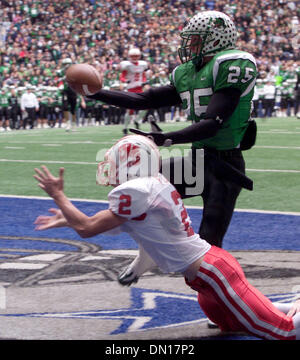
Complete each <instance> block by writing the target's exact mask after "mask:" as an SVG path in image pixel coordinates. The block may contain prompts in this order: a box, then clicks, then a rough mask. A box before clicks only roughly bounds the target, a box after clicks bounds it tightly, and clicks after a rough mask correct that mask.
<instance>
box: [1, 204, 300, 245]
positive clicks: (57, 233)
mask: <svg viewBox="0 0 300 360" xmlns="http://www.w3.org/2000/svg"><path fill="white" fill-rule="evenodd" d="M73 203H74V204H75V205H76V206H77V207H78V208H79V209H80V210H82V211H83V212H85V213H86V214H88V215H93V214H94V213H95V212H97V211H99V210H103V209H106V208H107V203H95V202H88V201H73ZM51 207H56V205H55V204H54V202H53V201H52V200H41V199H26V198H17V197H15V198H6V197H2V198H0V213H1V230H0V236H1V239H0V251H1V250H3V248H10V249H11V248H15V249H20V248H22V249H24V248H31V247H32V246H35V247H39V248H41V250H42V249H43V250H52V251H55V250H57V251H75V250H76V248H75V247H72V246H70V245H67V244H63V243H59V242H56V243H51V242H47V241H45V242H43V241H38V242H37V241H36V240H35V241H34V242H33V241H30V240H27V239H28V238H30V237H32V238H45V240H46V239H47V238H48V239H49V238H57V239H71V240H80V241H86V242H90V243H94V244H97V245H99V246H101V247H102V248H103V249H137V245H136V243H135V242H134V241H133V240H132V239H131V238H130V237H129V236H128V235H127V234H125V233H123V234H121V235H118V236H109V235H98V236H95V237H93V238H91V239H84V240H83V239H81V238H80V236H79V235H77V234H76V233H75V232H74V231H73V230H71V229H65V228H60V229H53V230H47V231H35V230H34V224H33V223H34V220H35V219H36V217H37V216H38V215H41V214H43V215H46V214H49V213H48V209H49V208H51ZM188 212H189V215H190V218H191V220H192V225H193V227H194V230H195V231H198V227H199V224H200V221H201V216H202V210H201V209H188ZM216 226H217V224H216ZM5 236H8V237H9V236H14V237H20V238H21V239H22V238H25V239H26V240H11V239H9V238H8V239H5ZM299 239H300V216H298V215H283V214H269V213H253V212H239V211H236V212H235V213H234V215H233V218H232V222H231V224H230V227H229V229H228V232H227V234H226V236H225V239H224V243H223V244H224V246H223V247H224V248H225V249H227V250H300V241H299ZM33 243H34V245H33Z"/></svg>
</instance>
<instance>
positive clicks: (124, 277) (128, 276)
mask: <svg viewBox="0 0 300 360" xmlns="http://www.w3.org/2000/svg"><path fill="white" fill-rule="evenodd" d="M138 280H139V278H138V276H136V275H135V274H134V272H133V271H132V270H131V269H128V268H127V269H125V270H124V271H123V272H122V273H121V274H120V275H119V276H118V282H119V284H121V285H122V286H130V285H131V284H133V283H137V282H138Z"/></svg>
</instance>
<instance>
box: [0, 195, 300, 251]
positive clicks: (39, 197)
mask: <svg viewBox="0 0 300 360" xmlns="http://www.w3.org/2000/svg"><path fill="white" fill-rule="evenodd" d="M1 197H3V198H20V199H33V200H48V201H49V200H51V198H49V197H44V196H23V195H6V194H0V198H1ZM70 200H71V201H80V202H91V203H98V204H106V205H107V204H108V201H107V200H94V199H79V198H71V199H70ZM185 207H186V208H187V209H196V210H202V209H203V207H202V206H195V205H185ZM234 210H235V211H237V212H250V213H261V214H279V215H295V216H300V212H296V211H295V212H293V211H277V210H257V209H234ZM101 253H103V251H102V252H101Z"/></svg>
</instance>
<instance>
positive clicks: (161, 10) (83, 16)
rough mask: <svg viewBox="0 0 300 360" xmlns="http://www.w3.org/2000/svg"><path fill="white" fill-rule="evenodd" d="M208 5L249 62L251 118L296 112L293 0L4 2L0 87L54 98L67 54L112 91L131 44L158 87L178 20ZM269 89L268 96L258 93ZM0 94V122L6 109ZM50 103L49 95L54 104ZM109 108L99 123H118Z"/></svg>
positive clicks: (297, 22)
mask: <svg viewBox="0 0 300 360" xmlns="http://www.w3.org/2000/svg"><path fill="white" fill-rule="evenodd" d="M208 9H213V10H218V11H222V12H225V13H227V14H228V15H230V16H231V17H232V18H233V20H234V21H235V23H236V26H237V29H238V34H239V35H238V43H237V45H238V47H239V48H240V49H242V50H245V51H248V52H250V53H251V54H253V55H254V57H255V58H256V60H257V65H258V69H259V78H258V86H257V91H256V95H255V99H254V101H256V107H255V116H260V117H263V116H270V115H272V114H273V116H274V115H278V111H281V113H282V114H283V115H288V116H289V115H296V114H297V113H298V111H299V87H297V86H298V85H297V84H299V66H300V50H299V45H300V35H299V29H300V8H299V6H297V1H289V0H245V1H244V0H242V1H233V0H232V1H231V0H218V1H205V0H76V1H72V0H60V1H56V0H43V1H42V0H4V1H1V5H0V14H1V19H2V23H0V85H1V88H2V89H3V88H4V89H6V92H10V91H11V90H15V91H17V95H18V94H19V96H21V93H22V92H24V91H25V90H24V89H25V88H26V86H31V87H34V88H32V90H33V91H36V92H37V93H42V92H45V91H48V92H49V94H51V93H52V94H54V93H55V94H56V95H55V96H57V92H56V91H55V89H59V88H61V86H62V79H63V78H62V72H61V69H62V63H63V60H64V59H67V58H70V59H71V60H72V62H74V63H82V62H87V63H90V64H92V65H94V66H95V67H96V68H97V69H99V71H101V72H103V73H104V74H105V83H104V86H106V87H108V88H116V89H118V88H120V82H119V78H118V76H119V74H118V72H119V69H118V65H119V63H120V62H121V61H122V60H124V59H126V58H127V53H128V50H129V48H130V47H133V46H134V47H138V48H139V49H140V50H141V52H142V55H143V59H144V60H146V61H148V62H149V71H148V86H155V85H160V84H164V83H166V82H168V75H169V74H170V72H171V71H172V69H173V68H174V67H175V66H176V65H178V64H179V59H178V56H177V48H178V46H179V44H180V37H179V33H180V30H181V29H182V28H183V26H184V23H185V21H186V20H187V19H188V18H190V17H192V16H193V15H194V14H195V13H197V12H198V11H201V10H208ZM297 77H298V78H297ZM297 79H298V80H297ZM297 81H298V82H297ZM271 87H273V88H272V89H275V91H274V92H273V90H271ZM297 89H298V90H297ZM270 91H271V92H273V95H269V94H268V95H266V94H267V92H270ZM2 93H3V91H1V94H0V105H1V107H0V111H1V119H0V126H1V121H2V122H3V121H4V119H3V116H4V112H3V109H2V107H5V106H6V104H5V101H6V100H5V101H4V102H3V101H2V98H3V96H2ZM37 95H38V94H37ZM266 96H267V98H268V97H269V96H271V97H273V100H274V105H273V108H272V109H271V110H270V109H269V105H268V109H267V108H266V103H269V102H266V101H265V99H266ZM55 101H56V102H55ZM55 101H54V100H51V99H50V100H49V102H51V104H53V103H54V102H55V104H56V105H55V106H56V108H58V107H59V105H57V99H56V100H55ZM80 101H81V100H79V105H78V109H80V106H81V105H80V104H81V103H80ZM2 103H3V104H2ZM58 103H59V101H58ZM8 106H10V105H8ZM53 106H54V105H53ZM99 106H100V105H99ZM99 106H98V105H97V106H96V107H99ZM266 109H267V110H266ZM171 110H172V109H166V111H167V112H169V113H170V111H171ZM173 110H174V109H173ZM112 111H113V112H114V109H113V110H112ZM85 112H86V111H85ZM173 112H174V111H173ZM82 113H84V111H83V110H82ZM109 113H110V110H109V111H108V110H106V108H105V107H103V114H105V115H103V116H106V118H105V121H104V123H111V122H113V123H114V122H115V121H122V112H121V115H120V114H119V113H118V115H117V120H113V121H111V120H108V118H107V117H108V114H109ZM279 115H280V113H279ZM84 116H85V115H84ZM101 116H102V115H101ZM93 117H94V118H95V116H93ZM57 118H59V116H57ZM171 118H173V115H172V116H171ZM163 119H164V117H163Z"/></svg>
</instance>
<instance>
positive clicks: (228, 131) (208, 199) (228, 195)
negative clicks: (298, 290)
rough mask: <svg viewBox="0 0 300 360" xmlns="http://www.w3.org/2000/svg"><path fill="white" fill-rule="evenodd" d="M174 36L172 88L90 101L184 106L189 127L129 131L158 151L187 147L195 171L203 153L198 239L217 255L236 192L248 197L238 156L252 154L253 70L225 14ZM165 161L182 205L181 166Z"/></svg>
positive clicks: (197, 21) (108, 94)
mask: <svg viewBox="0 0 300 360" xmlns="http://www.w3.org/2000/svg"><path fill="white" fill-rule="evenodd" d="M180 35H181V38H182V44H181V47H180V48H179V56H180V59H181V62H182V64H181V65H179V66H178V67H176V68H175V69H174V71H173V73H172V76H171V84H169V85H164V86H160V87H155V88H151V89H149V90H147V91H144V92H143V93H139V94H128V93H125V92H121V91H118V92H114V91H106V90H100V91H99V92H98V93H97V94H95V95H93V96H92V98H94V99H98V100H101V101H103V102H106V103H108V104H111V105H115V106H122V107H125V108H130V109H137V110H139V109H148V108H154V109H155V108H156V109H158V108H160V107H163V106H176V105H179V104H180V105H181V106H182V108H183V109H184V110H185V112H186V114H187V118H188V119H189V120H192V122H193V124H192V125H190V126H187V127H186V128H184V129H182V130H178V131H174V132H168V133H163V132H162V131H160V129H159V128H158V127H156V131H152V132H150V133H145V132H142V131H139V130H137V129H131V131H132V132H135V133H137V134H141V135H145V136H151V137H152V138H153V140H154V142H155V143H156V144H157V145H159V146H162V145H170V144H183V143H192V155H194V156H192V163H193V165H194V166H195V162H196V160H195V157H196V155H195V154H196V153H197V149H204V164H205V165H204V189H203V192H202V193H201V196H202V198H203V217H202V222H201V225H200V229H199V234H200V236H201V237H202V238H203V239H205V240H207V241H208V242H209V243H211V244H213V245H217V246H219V247H222V241H223V237H224V235H225V233H226V230H227V228H228V225H229V223H230V220H231V217H232V214H233V211H234V207H235V203H236V199H237V197H238V195H239V193H240V191H241V189H242V188H243V187H244V188H247V189H249V190H252V181H251V180H250V179H249V178H247V177H246V176H245V163H244V159H243V155H242V150H246V149H249V148H251V146H253V144H254V142H255V138H256V124H255V122H254V121H251V116H250V115H251V100H252V96H253V91H254V85H255V81H256V76H257V67H256V62H255V59H254V57H253V56H252V55H251V54H249V53H248V52H245V51H241V50H238V49H236V39H237V31H236V28H235V25H234V23H233V21H232V20H231V19H230V18H229V17H228V16H227V15H226V14H224V13H221V12H218V11H203V12H200V13H198V14H197V15H195V16H194V17H193V18H191V19H190V20H189V22H188V24H187V25H186V26H185V27H184V28H183V30H182V32H181V34H180ZM166 161H168V162H170V164H171V168H172V169H173V175H172V171H171V172H170V174H171V175H170V177H169V180H170V181H171V182H172V183H173V184H174V185H175V187H176V188H177V190H178V192H179V193H180V195H181V196H182V197H183V198H185V197H187V191H186V189H187V187H190V186H191V185H190V184H187V183H185V182H184V181H183V182H182V183H181V184H176V183H175V182H174V173H175V172H176V169H179V168H180V167H179V166H178V167H176V166H177V165H176V164H178V163H182V162H183V161H187V159H186V158H171V159H166V160H164V162H166ZM162 168H163V167H162ZM181 168H182V169H184V166H182V167H181ZM182 179H184V177H182Z"/></svg>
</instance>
